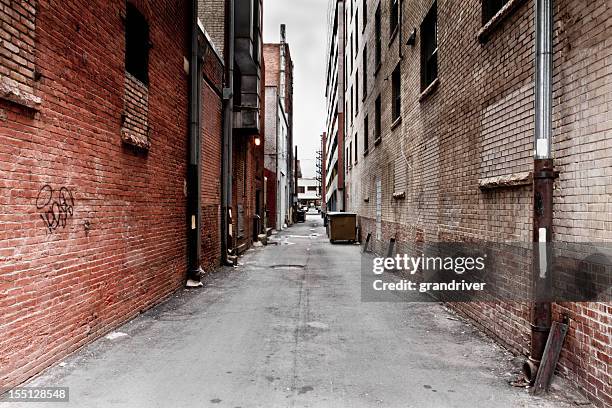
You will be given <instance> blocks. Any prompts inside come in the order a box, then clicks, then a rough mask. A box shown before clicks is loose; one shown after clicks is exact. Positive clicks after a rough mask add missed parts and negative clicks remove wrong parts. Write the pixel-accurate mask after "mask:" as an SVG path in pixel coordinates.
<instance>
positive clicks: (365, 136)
mask: <svg viewBox="0 0 612 408" xmlns="http://www.w3.org/2000/svg"><path fill="white" fill-rule="evenodd" d="M369 133H370V132H369V130H368V116H367V115H366V117H365V118H364V119H363V155H364V156H365V155H366V154H367V153H368V148H369V146H368V143H369V141H368V139H369V136H370V135H369Z"/></svg>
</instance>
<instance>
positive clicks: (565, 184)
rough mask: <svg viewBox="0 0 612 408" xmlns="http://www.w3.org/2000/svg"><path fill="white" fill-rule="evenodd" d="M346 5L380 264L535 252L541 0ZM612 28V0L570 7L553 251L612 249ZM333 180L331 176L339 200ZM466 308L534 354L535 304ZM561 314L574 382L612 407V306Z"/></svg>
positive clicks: (354, 157) (559, 307) (358, 183)
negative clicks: (395, 257)
mask: <svg viewBox="0 0 612 408" xmlns="http://www.w3.org/2000/svg"><path fill="white" fill-rule="evenodd" d="M345 3H346V6H345V7H344V17H343V19H342V18H338V17H335V18H334V19H332V20H331V22H330V27H331V32H332V33H335V32H336V31H338V30H337V29H336V26H337V25H338V23H336V21H337V20H344V21H345V22H346V46H345V52H346V58H345V63H344V66H345V68H346V69H345V72H346V86H345V93H344V101H345V102H344V112H345V121H344V122H345V126H346V135H345V144H344V157H345V158H346V163H345V166H344V170H345V171H346V178H345V184H346V210H348V211H355V212H357V213H358V215H359V223H360V227H361V231H362V238H365V236H366V235H367V234H371V237H372V243H373V247H374V250H375V251H377V252H379V253H384V251H385V248H386V246H387V244H388V242H389V240H390V239H391V238H394V239H396V240H397V246H398V247H399V248H403V247H410V246H411V245H414V244H425V243H428V242H439V241H468V242H477V241H478V242H480V241H489V242H500V241H501V242H531V240H532V236H533V230H532V225H533V224H532V214H533V211H534V207H535V208H537V205H536V204H537V203H534V201H533V190H532V186H533V177H534V174H533V150H534V147H533V146H534V143H533V139H534V83H535V75H534V49H535V46H534V39H535V32H534V19H535V15H534V2H533V1H520V0H509V1H503V2H499V1H480V0H468V1H432V0H417V1H401V0H382V1H380V2H374V1H365V0H353V1H346V2H345ZM611 19H612V7H610V4H609V2H606V1H605V0H597V1H593V2H582V1H577V0H559V1H555V2H554V67H553V84H554V86H555V88H554V94H553V95H554V98H553V152H554V160H555V170H556V171H558V173H559V177H558V178H557V179H556V180H555V189H554V197H553V208H554V217H553V225H554V227H553V241H557V242H610V241H612V222H611V220H610V218H609V216H608V214H610V213H612V199H611V197H612V196H611V195H610V187H609V184H610V173H609V172H608V171H607V170H606V169H609V168H610V167H611V164H612V144H611V143H610V135H611V134H612V127H611V126H610V121H609V116H610V105H609V103H607V102H606V101H607V100H608V99H609V98H607V96H606V95H608V94H609V86H608V82H609V78H610V77H611V76H612V64H610V63H608V62H609V61H607V60H606V59H605V58H607V56H609V55H611V54H612V47H611V46H610V44H609V42H608V41H607V38H609V36H610V35H611V34H612V27H611V26H610V25H609V24H606V23H605V22H607V21H610V20H611ZM331 43H332V44H335V43H334V42H333V41H332V42H331ZM594 50H596V52H595V51H594ZM334 53H335V50H332V52H331V56H332V57H333V56H334ZM331 60H332V61H335V58H331ZM335 65H336V64H335V62H333V63H332V64H330V65H328V84H327V87H328V88H327V95H328V107H329V109H328V113H334V112H336V107H335V103H334V102H333V101H335V99H336V97H334V92H333V89H334V88H332V91H331V92H330V83H333V80H329V78H330V77H331V78H335V75H333V73H335V72H336V68H335ZM339 71H340V70H339ZM330 72H331V73H332V74H331V75H330ZM339 77H342V75H339ZM337 98H338V99H340V98H341V97H337ZM338 106H339V108H338V110H337V111H338V112H341V111H342V104H338ZM328 123H331V124H332V126H328V130H329V132H328V135H329V138H328V143H327V145H328V146H327V149H328V155H327V157H329V158H330V159H331V160H330V161H329V164H328V168H329V165H331V166H332V167H333V166H334V163H335V161H334V160H335V159H334V155H335V153H334V151H333V148H331V146H333V145H334V141H335V140H336V139H337V137H336V136H335V135H336V133H337V130H336V127H335V126H334V124H335V123H336V121H334V116H333V115H330V116H329V117H328ZM337 144H338V146H339V147H340V143H337ZM333 174H335V173H330V174H328V176H327V178H328V184H327V186H328V188H329V190H328V191H327V194H326V195H327V199H328V200H329V199H330V196H331V194H333V191H335V190H334V186H335V184H334V183H333ZM330 187H331V188H330ZM577 220H580V221H577ZM529 262H530V261H527V262H526V264H523V263H521V265H518V264H511V265H509V266H508V271H507V273H508V276H518V275H520V274H521V271H522V270H521V268H524V267H529ZM526 265H527V266H526ZM453 307H455V308H456V309H457V310H459V311H460V312H461V313H463V314H465V315H466V316H468V317H470V318H472V319H473V320H474V321H476V322H478V324H479V325H480V326H481V328H482V329H483V330H485V331H486V332H487V333H488V334H490V335H491V336H492V337H494V338H496V339H497V340H498V341H500V342H501V343H503V344H504V345H505V346H506V347H508V348H510V349H511V350H513V351H515V352H517V353H521V354H527V353H528V351H529V350H528V348H529V337H530V331H531V327H530V323H531V317H530V313H531V310H530V305H529V304H527V303H524V302H492V303H475V302H472V303H462V304H454V305H453ZM552 310H553V317H554V318H555V319H559V320H560V319H562V318H563V316H566V317H568V318H569V319H570V320H571V321H572V324H571V325H570V329H569V333H568V336H567V338H566V341H565V344H564V347H563V350H562V353H561V358H560V363H559V364H560V373H561V374H562V375H564V376H565V377H567V378H569V379H570V380H572V381H573V382H575V383H576V384H578V385H579V386H580V387H582V388H583V389H584V390H585V391H586V392H587V394H588V395H589V397H590V398H591V399H592V400H593V401H594V402H595V403H596V404H598V405H599V406H607V405H609V404H610V402H611V401H612V395H611V394H610V392H611V390H610V387H609V386H605V385H603V384H610V383H611V381H612V378H611V376H610V371H609V368H608V367H609V363H610V357H611V354H610V346H609V333H610V330H611V326H610V321H609V319H608V318H607V317H606V315H607V314H609V313H610V306H609V304H604V303H563V302H560V303H553V304H552Z"/></svg>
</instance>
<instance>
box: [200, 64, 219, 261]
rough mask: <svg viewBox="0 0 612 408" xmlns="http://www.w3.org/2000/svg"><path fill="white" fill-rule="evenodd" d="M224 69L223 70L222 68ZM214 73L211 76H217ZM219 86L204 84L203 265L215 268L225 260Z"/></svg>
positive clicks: (202, 169)
mask: <svg viewBox="0 0 612 408" xmlns="http://www.w3.org/2000/svg"><path fill="white" fill-rule="evenodd" d="M221 72H222V71H221ZM215 76H216V75H214V74H211V75H210V76H209V77H213V78H214V77H215ZM217 79H218V81H219V82H217V84H218V86H217V88H213V87H212V86H211V85H209V84H208V83H206V82H205V83H204V84H203V85H202V143H201V149H202V157H201V160H202V162H201V163H202V166H201V180H202V181H201V183H202V184H201V185H202V187H201V188H202V213H201V222H202V227H201V235H202V258H201V263H202V268H203V269H204V270H211V269H213V268H214V267H216V266H219V263H220V259H221V225H220V222H221V205H220V203H221V150H222V145H221V140H222V134H223V128H222V117H223V116H222V114H223V102H222V97H221V94H220V93H219V92H221V89H222V88H221V83H220V78H217Z"/></svg>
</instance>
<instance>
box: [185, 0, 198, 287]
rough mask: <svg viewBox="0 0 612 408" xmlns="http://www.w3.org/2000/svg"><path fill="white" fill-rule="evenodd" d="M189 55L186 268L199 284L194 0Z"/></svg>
mask: <svg viewBox="0 0 612 408" xmlns="http://www.w3.org/2000/svg"><path fill="white" fill-rule="evenodd" d="M190 28H191V55H190V60H189V82H190V86H189V162H188V166H187V183H188V186H187V211H188V218H189V219H188V231H189V232H188V234H187V236H188V251H189V253H188V262H189V264H188V272H187V275H188V276H187V286H200V285H201V283H200V277H201V275H202V269H201V267H200V260H201V234H200V228H201V217H200V207H201V205H200V200H201V194H200V192H201V175H200V165H201V164H200V129H201V126H200V125H201V109H200V107H201V87H202V78H201V77H202V76H201V72H200V69H201V64H200V56H199V45H198V34H199V28H198V0H192V1H191V26H190Z"/></svg>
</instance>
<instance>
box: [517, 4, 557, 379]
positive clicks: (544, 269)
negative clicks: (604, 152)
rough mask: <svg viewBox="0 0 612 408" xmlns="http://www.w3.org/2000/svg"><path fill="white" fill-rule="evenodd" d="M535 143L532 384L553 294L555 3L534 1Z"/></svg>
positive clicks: (529, 364)
mask: <svg viewBox="0 0 612 408" xmlns="http://www.w3.org/2000/svg"><path fill="white" fill-rule="evenodd" d="M535 7H536V9H535V31H536V55H535V57H536V58H535V63H536V67H535V68H536V69H535V141H534V171H533V242H534V246H533V248H534V253H533V264H532V265H533V266H532V274H533V280H534V289H535V297H536V298H535V300H534V303H533V305H532V316H531V344H530V353H529V359H528V360H527V361H526V362H525V364H524V365H523V371H524V373H525V376H526V379H527V380H529V382H530V383H533V382H534V381H535V378H536V374H537V371H538V368H539V364H540V361H541V359H542V356H543V354H544V349H545V347H546V341H547V339H548V335H549V333H550V327H551V321H552V314H551V302H550V291H551V285H552V279H551V268H550V265H551V261H552V254H551V246H550V244H549V243H550V242H551V241H552V227H553V183H554V178H555V173H554V167H553V158H552V74H553V0H536V2H535Z"/></svg>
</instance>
